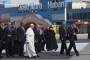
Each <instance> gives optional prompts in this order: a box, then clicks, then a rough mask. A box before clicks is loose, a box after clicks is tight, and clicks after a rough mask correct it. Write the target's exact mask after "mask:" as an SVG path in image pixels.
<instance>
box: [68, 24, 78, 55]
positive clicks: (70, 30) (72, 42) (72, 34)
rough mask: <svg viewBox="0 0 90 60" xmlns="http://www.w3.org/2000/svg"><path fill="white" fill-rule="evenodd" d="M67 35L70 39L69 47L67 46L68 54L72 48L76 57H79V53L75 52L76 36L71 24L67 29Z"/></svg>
mask: <svg viewBox="0 0 90 60" xmlns="http://www.w3.org/2000/svg"><path fill="white" fill-rule="evenodd" d="M68 35H69V38H70V45H69V48H68V53H69V54H70V51H71V49H72V47H73V49H74V51H75V53H76V56H79V52H78V51H77V49H76V45H75V36H76V33H75V27H74V23H72V24H71V26H70V27H68Z"/></svg>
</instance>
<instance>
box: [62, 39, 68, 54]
mask: <svg viewBox="0 0 90 60" xmlns="http://www.w3.org/2000/svg"><path fill="white" fill-rule="evenodd" d="M61 42H62V45H61V51H60V53H62V54H63V52H64V50H65V51H66V54H68V51H67V46H66V40H63V41H61Z"/></svg>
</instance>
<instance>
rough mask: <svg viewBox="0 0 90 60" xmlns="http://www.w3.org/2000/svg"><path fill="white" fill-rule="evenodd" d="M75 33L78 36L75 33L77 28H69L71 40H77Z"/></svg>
mask: <svg viewBox="0 0 90 60" xmlns="http://www.w3.org/2000/svg"><path fill="white" fill-rule="evenodd" d="M74 33H75V34H76V32H75V28H74V27H73V28H72V27H71V26H70V27H68V35H69V37H70V40H77V36H76V35H74Z"/></svg>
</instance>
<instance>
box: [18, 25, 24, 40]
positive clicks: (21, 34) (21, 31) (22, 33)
mask: <svg viewBox="0 0 90 60" xmlns="http://www.w3.org/2000/svg"><path fill="white" fill-rule="evenodd" d="M17 36H18V39H19V41H20V42H25V31H24V30H23V29H22V26H20V27H19V28H18V29H17Z"/></svg>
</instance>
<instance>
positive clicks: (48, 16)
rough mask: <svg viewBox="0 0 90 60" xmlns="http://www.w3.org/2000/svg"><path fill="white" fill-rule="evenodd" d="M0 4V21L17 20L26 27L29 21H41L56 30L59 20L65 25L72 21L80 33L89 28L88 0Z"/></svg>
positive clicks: (89, 4)
mask: <svg viewBox="0 0 90 60" xmlns="http://www.w3.org/2000/svg"><path fill="white" fill-rule="evenodd" d="M5 5H10V4H0V21H4V22H6V21H11V22H13V21H17V22H18V26H19V23H20V22H24V26H25V27H27V26H28V25H29V24H30V23H32V22H33V23H35V24H38V23H41V24H43V26H44V27H47V26H49V25H53V26H54V30H55V31H56V32H58V27H59V25H60V24H61V22H65V23H66V24H67V25H68V24H69V23H72V22H74V23H75V24H76V25H77V26H78V28H79V30H80V33H87V32H88V30H89V28H90V2H89V1H82V2H66V1H65V0H40V3H39V4H37V5H35V4H33V3H32V4H21V5H18V4H12V5H13V6H15V5H17V7H10V8H5Z"/></svg>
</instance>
